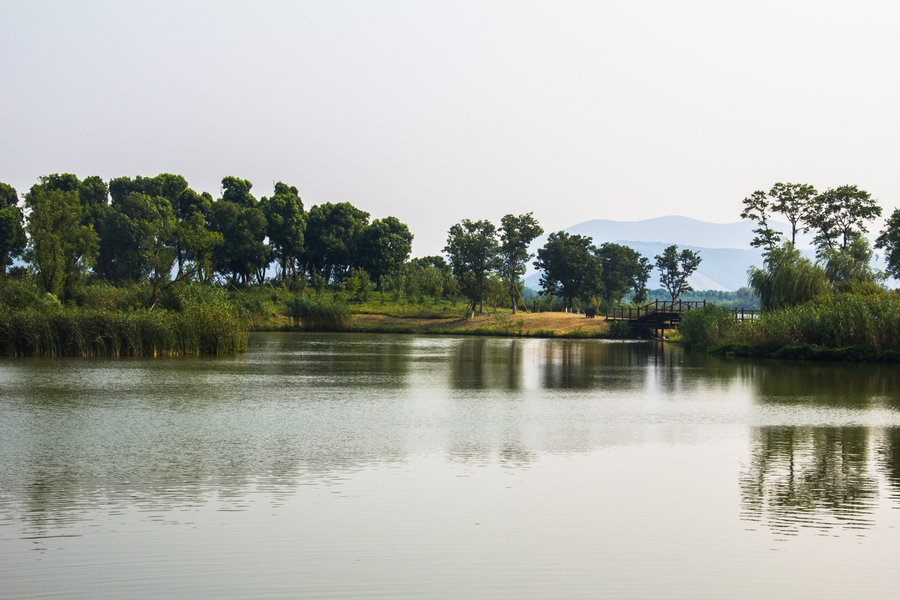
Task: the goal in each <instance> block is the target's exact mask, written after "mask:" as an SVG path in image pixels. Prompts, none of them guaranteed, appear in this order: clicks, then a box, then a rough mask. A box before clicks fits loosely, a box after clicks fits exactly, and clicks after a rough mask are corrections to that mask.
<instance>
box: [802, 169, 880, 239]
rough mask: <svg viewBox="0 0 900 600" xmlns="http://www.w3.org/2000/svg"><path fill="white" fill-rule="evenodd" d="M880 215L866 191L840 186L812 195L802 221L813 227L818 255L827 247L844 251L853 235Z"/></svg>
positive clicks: (865, 229) (855, 235) (863, 229)
mask: <svg viewBox="0 0 900 600" xmlns="http://www.w3.org/2000/svg"><path fill="white" fill-rule="evenodd" d="M880 216H881V207H880V206H878V202H877V201H876V200H875V199H874V198H872V195H871V194H869V192H867V191H865V190H861V189H859V188H857V187H856V186H855V185H843V186H840V187H837V188H832V189H828V190H826V191H825V192H823V193H821V194H819V195H818V196H816V197H815V198H813V200H812V202H811V204H810V205H809V211H808V212H807V215H806V216H805V217H804V222H805V223H806V224H807V225H808V226H809V227H810V228H811V229H813V230H815V232H816V236H815V244H816V248H817V249H818V251H819V254H820V255H821V254H822V253H824V251H825V249H826V248H831V249H836V248H837V249H840V250H845V249H846V248H847V247H848V246H849V244H850V243H851V242H852V241H853V239H854V238H855V237H857V236H861V235H863V234H865V233H866V231H868V229H867V223H868V222H869V221H871V220H872V219H875V218H877V217H880Z"/></svg>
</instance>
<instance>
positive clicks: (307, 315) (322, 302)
mask: <svg viewBox="0 0 900 600" xmlns="http://www.w3.org/2000/svg"><path fill="white" fill-rule="evenodd" d="M283 314H284V315H285V316H287V317H290V318H291V320H292V321H293V323H294V327H298V326H301V327H302V328H303V329H304V330H306V331H344V330H346V329H348V328H349V327H350V321H351V315H350V308H349V307H348V306H347V305H346V304H345V303H343V302H338V301H335V300H327V299H322V298H314V297H312V296H308V295H305V294H294V295H292V296H290V297H289V298H287V299H285V301H284V312H283Z"/></svg>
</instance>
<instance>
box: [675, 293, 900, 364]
mask: <svg viewBox="0 0 900 600" xmlns="http://www.w3.org/2000/svg"><path fill="white" fill-rule="evenodd" d="M726 312H727V311H722V310H721V309H715V308H710V307H706V308H704V309H695V310H692V311H690V312H688V313H687V314H685V316H684V318H683V320H682V322H681V325H680V326H679V329H678V330H679V333H680V334H681V336H682V341H684V342H685V343H687V344H689V345H700V346H709V347H712V348H714V349H719V350H727V351H740V352H742V353H748V354H770V355H776V356H785V357H787V356H795V355H796V356H808V357H813V358H815V357H822V358H849V359H851V360H868V359H870V358H872V357H876V358H877V357H878V356H879V355H880V356H881V358H891V359H892V360H893V357H894V355H895V354H896V353H897V352H898V351H900V295H898V293H896V292H890V293H889V292H883V293H879V294H869V295H863V294H839V295H836V296H822V297H819V298H816V299H814V300H812V301H810V302H807V303H805V304H802V305H799V306H791V307H787V308H780V309H776V310H770V311H767V312H765V313H763V314H762V315H760V316H759V318H757V319H756V320H754V321H752V322H744V323H734V322H732V321H730V319H727V317H726ZM802 348H806V349H807V350H802V351H801V349H802ZM851 348H852V349H856V350H854V352H850V353H843V354H841V353H835V352H832V350H836V349H851ZM788 349H790V351H788ZM826 350H827V351H826Z"/></svg>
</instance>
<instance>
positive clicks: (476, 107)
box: [0, 0, 900, 256]
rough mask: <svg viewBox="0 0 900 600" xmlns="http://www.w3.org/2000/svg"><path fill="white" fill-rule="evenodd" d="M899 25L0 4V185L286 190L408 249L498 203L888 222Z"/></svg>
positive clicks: (158, 4) (871, 7)
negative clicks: (72, 178) (846, 206)
mask: <svg viewBox="0 0 900 600" xmlns="http://www.w3.org/2000/svg"><path fill="white" fill-rule="evenodd" d="M898 31H900V3H897V2H867V1H864V0H863V1H855V2H829V1H823V0H816V1H812V0H810V1H807V0H797V1H789V0H781V1H779V2H767V1H754V2H727V1H724V0H719V1H714V2H694V1H690V0H685V1H679V2H671V1H669V2H642V1H639V0H632V1H622V2H603V1H599V0H597V1H565V0H554V1H553V2H550V1H544V2H532V1H528V0H514V1H492V0H478V1H464V0H457V1H454V2H449V1H447V2H435V1H429V0H406V1H393V0H379V1H373V0H361V1H351V0H322V1H316V2H303V1H296V2H291V1H266V0H256V1H255V2H229V1H222V0H217V1H209V2H201V1H194V2H192V1H190V0H180V1H178V2H168V1H162V0H153V1H151V2H140V1H128V2H124V1H108V2H101V1H93V0H79V1H74V0H72V1H68V2H49V1H44V0H30V1H28V2H25V1H21V0H0V181H3V182H5V183H9V184H10V185H12V186H13V187H15V188H16V189H17V190H18V191H19V193H20V194H24V192H25V191H27V189H28V188H29V187H30V186H31V185H33V184H34V183H35V182H36V181H37V180H38V178H39V177H40V176H41V175H46V174H49V173H57V172H60V173H61V172H68V173H75V174H77V175H78V176H79V177H82V178H83V177H86V176H88V175H99V176H101V177H103V178H104V179H107V180H108V179H110V178H112V177H119V176H123V175H127V176H132V177H133V176H136V175H146V176H152V175H156V174H158V173H161V172H170V173H179V174H181V175H184V176H185V177H186V178H187V180H188V182H189V184H190V185H191V187H193V188H194V189H196V190H198V191H208V192H210V193H212V194H213V196H216V197H218V196H219V195H220V191H221V184H220V182H221V179H222V178H223V177H225V176H227V175H234V176H238V177H242V178H245V179H249V180H250V181H251V182H253V192H254V193H255V194H256V196H257V197H261V196H266V195H270V194H271V193H272V189H273V186H274V183H275V182H276V181H284V182H285V183H288V184H290V185H295V186H297V188H298V189H299V191H300V195H301V197H302V199H303V201H304V204H305V205H306V206H307V207H309V206H311V205H313V204H320V203H322V202H350V203H352V204H353V205H355V206H357V207H358V208H360V209H362V210H365V211H367V212H369V213H370V215H371V217H372V218H373V219H374V218H381V217H385V216H388V215H393V216H396V217H398V218H399V219H400V220H401V221H403V222H405V223H407V224H408V225H409V226H410V229H411V231H412V232H413V234H414V235H415V241H414V243H413V255H414V256H423V255H426V254H436V253H439V252H440V251H441V249H442V247H443V246H444V244H445V241H446V236H447V230H448V228H449V227H450V226H451V225H452V224H453V223H456V222H458V221H460V220H462V219H466V218H468V219H473V220H477V219H490V220H491V221H493V222H494V223H495V224H499V221H500V217H502V216H503V215H504V214H507V213H514V214H522V213H526V212H533V213H534V216H535V217H536V218H537V219H538V221H539V222H540V223H541V224H542V226H543V227H544V229H545V230H547V231H556V230H559V229H563V228H566V227H569V226H572V225H575V224H577V223H581V222H583V221H587V220H590V219H597V218H606V219H615V220H625V221H634V220H640V219H646V218H652V217H660V216H665V215H676V214H677V215H684V216H688V217H693V218H697V219H701V220H706V221H712V222H721V223H725V222H734V221H738V220H739V219H740V216H739V215H740V212H741V200H742V199H743V198H745V197H746V196H748V195H749V194H750V193H751V192H753V191H754V190H756V189H768V188H769V187H770V186H771V185H772V184H773V183H775V182H777V181H792V182H803V183H811V184H813V185H815V186H816V187H817V188H818V189H819V190H824V189H826V188H829V187H835V186H839V185H845V184H853V185H858V186H859V187H861V188H863V189H865V190H868V191H869V192H871V193H872V195H873V196H874V197H875V198H876V199H878V200H879V202H880V204H881V206H882V207H883V209H884V211H885V215H888V214H890V212H892V211H893V210H894V209H895V208H897V207H898V206H900V170H898V166H900V66H898V62H900V60H898V59H900V35H898V34H897V32H898ZM880 226H881V225H880V223H876V224H875V225H874V228H875V229H877V228H879V227H880Z"/></svg>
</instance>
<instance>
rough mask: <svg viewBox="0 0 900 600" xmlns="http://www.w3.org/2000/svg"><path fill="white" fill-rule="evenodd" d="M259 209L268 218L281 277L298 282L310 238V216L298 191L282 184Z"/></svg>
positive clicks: (277, 186) (274, 253) (270, 236)
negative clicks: (305, 242) (307, 230)
mask: <svg viewBox="0 0 900 600" xmlns="http://www.w3.org/2000/svg"><path fill="white" fill-rule="evenodd" d="M259 207H260V209H261V210H262V212H263V214H264V215H265V217H266V235H267V236H268V238H269V244H270V245H271V247H272V254H273V256H274V257H275V260H276V261H278V263H279V264H280V265H281V277H282V278H283V279H290V280H291V281H293V282H296V281H297V259H298V258H299V257H300V256H301V255H302V254H303V243H304V240H305V236H306V213H305V212H304V211H303V201H302V200H300V195H299V193H298V191H297V188H296V187H294V186H288V185H286V184H284V183H282V182H280V181H279V182H278V183H276V184H275V193H274V194H273V195H272V197H271V198H266V197H263V198H262V199H261V200H260V201H259Z"/></svg>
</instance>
